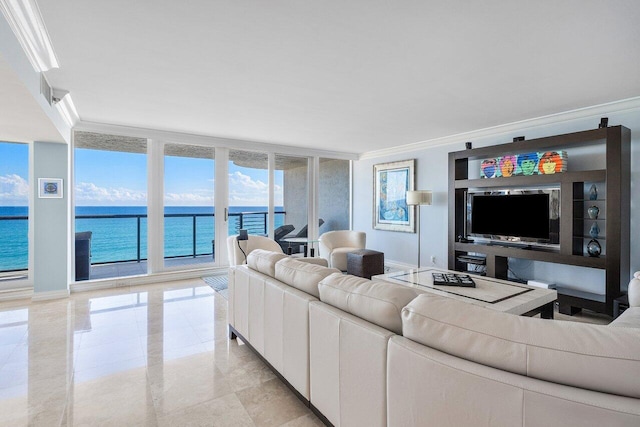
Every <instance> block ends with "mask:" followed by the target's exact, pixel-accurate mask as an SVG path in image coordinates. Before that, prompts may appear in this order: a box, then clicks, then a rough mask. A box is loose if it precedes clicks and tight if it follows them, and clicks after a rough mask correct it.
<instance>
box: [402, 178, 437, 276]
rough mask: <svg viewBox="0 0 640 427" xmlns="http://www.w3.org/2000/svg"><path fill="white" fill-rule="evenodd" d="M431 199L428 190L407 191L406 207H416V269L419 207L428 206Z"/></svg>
mask: <svg viewBox="0 0 640 427" xmlns="http://www.w3.org/2000/svg"><path fill="white" fill-rule="evenodd" d="M431 199H432V194H431V191H429V190H416V191H407V205H408V206H417V207H418V215H417V218H416V232H417V234H418V268H420V206H422V205H430V204H431Z"/></svg>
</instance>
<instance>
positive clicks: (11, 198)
mask: <svg viewBox="0 0 640 427" xmlns="http://www.w3.org/2000/svg"><path fill="white" fill-rule="evenodd" d="M28 269H29V146H28V145H27V144H18V143H10V142H0V290H4V289H12V288H16V287H21V286H25V284H24V282H25V281H26V279H27V278H28Z"/></svg>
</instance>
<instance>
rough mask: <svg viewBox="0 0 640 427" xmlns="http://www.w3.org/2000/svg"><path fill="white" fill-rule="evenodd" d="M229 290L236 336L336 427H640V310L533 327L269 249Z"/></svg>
mask: <svg viewBox="0 0 640 427" xmlns="http://www.w3.org/2000/svg"><path fill="white" fill-rule="evenodd" d="M639 285H640V281H639ZM229 289H230V292H229V296H230V302H229V307H230V310H229V327H230V333H231V334H232V337H233V336H235V335H239V336H240V338H241V339H243V341H245V342H246V343H247V344H249V345H250V346H251V347H252V348H253V349H254V350H255V351H256V352H257V353H259V354H260V355H261V356H262V357H263V358H264V359H265V360H266V361H267V362H268V363H269V364H270V365H271V367H272V368H273V369H274V370H275V371H276V372H277V373H278V374H279V375H280V376H281V377H282V378H283V379H284V380H285V381H286V382H287V383H288V384H289V386H290V387H292V388H293V389H294V390H295V391H296V392H297V394H298V397H300V398H301V399H302V400H303V401H304V402H305V403H306V404H308V405H309V406H310V407H311V408H312V409H313V410H314V411H315V412H316V413H317V414H318V415H319V416H320V417H321V418H322V419H323V421H324V422H325V423H327V424H333V425H335V426H384V425H389V426H423V425H424V426H539V425H540V426H542V425H544V426H549V425H560V424H562V425H569V426H573V425H575V426H604V425H606V426H638V425H640V316H639V315H638V312H639V311H640V307H631V308H629V309H628V310H627V311H625V312H624V313H623V315H622V316H620V317H619V318H618V319H617V320H616V321H615V322H613V323H612V324H611V325H609V326H599V325H589V324H580V323H575V322H561V321H554V320H545V319H538V318H528V317H519V316H514V315H511V314H505V313H500V312H496V311H492V310H489V309H486V308H482V307H478V306H474V305H470V304H466V303H463V302H459V301H455V300H452V299H449V298H444V297H439V296H435V295H432V294H428V293H423V292H420V291H419V290H416V289H415V288H409V287H404V286H401V285H395V284H391V283H384V282H372V281H369V280H367V279H362V278H357V277H353V276H348V275H344V274H341V273H339V272H337V271H336V270H334V269H330V268H327V267H323V266H319V265H312V264H306V263H302V262H299V261H298V260H296V259H292V258H288V257H286V256H285V255H283V254H275V253H270V252H267V251H262V250H256V251H253V252H252V253H251V254H250V255H249V259H248V265H244V266H235V267H231V268H230V271H229ZM634 302H635V300H634ZM632 305H633V304H632ZM616 326H617V327H616Z"/></svg>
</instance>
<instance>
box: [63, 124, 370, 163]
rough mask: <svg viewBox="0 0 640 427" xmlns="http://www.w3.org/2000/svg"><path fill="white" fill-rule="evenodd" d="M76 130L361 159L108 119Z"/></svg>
mask: <svg viewBox="0 0 640 427" xmlns="http://www.w3.org/2000/svg"><path fill="white" fill-rule="evenodd" d="M73 130H76V131H84V132H96V133H104V134H111V135H121V136H131V137H137V138H146V139H152V140H159V141H164V142H169V143H183V144H193V145H204V146H209V147H226V148H231V149H238V150H247V151H260V152H265V153H278V154H287V155H294V156H295V155H298V156H301V157H310V156H315V157H323V158H324V157H326V158H330V159H342V160H357V159H358V154H356V153H343V152H339V151H328V150H317V149H313V148H306V147H297V146H292V145H281V144H271V143H268V142H258V141H249V140H243V139H233V138H221V137H216V136H206V135H197V134H190V133H182V132H173V131H164V130H157V129H147V128H139V127H133V126H122V125H112V124H106V123H96V122H87V121H82V120H80V121H79V122H78V123H77V124H76V126H75V127H74V129H73Z"/></svg>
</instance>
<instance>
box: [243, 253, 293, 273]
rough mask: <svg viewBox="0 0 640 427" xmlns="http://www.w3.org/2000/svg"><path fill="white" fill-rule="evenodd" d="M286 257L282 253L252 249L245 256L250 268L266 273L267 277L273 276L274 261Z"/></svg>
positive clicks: (274, 271)
mask: <svg viewBox="0 0 640 427" xmlns="http://www.w3.org/2000/svg"><path fill="white" fill-rule="evenodd" d="M286 257H287V256H286V255H285V254H283V253H278V252H271V251H267V250H264V249H254V250H252V251H251V253H250V254H249V255H248V256H247V265H248V266H249V268H250V269H252V270H255V271H258V272H260V273H262V274H266V275H267V276H269V277H275V276H276V263H277V262H278V261H280V260H281V259H283V258H286Z"/></svg>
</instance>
